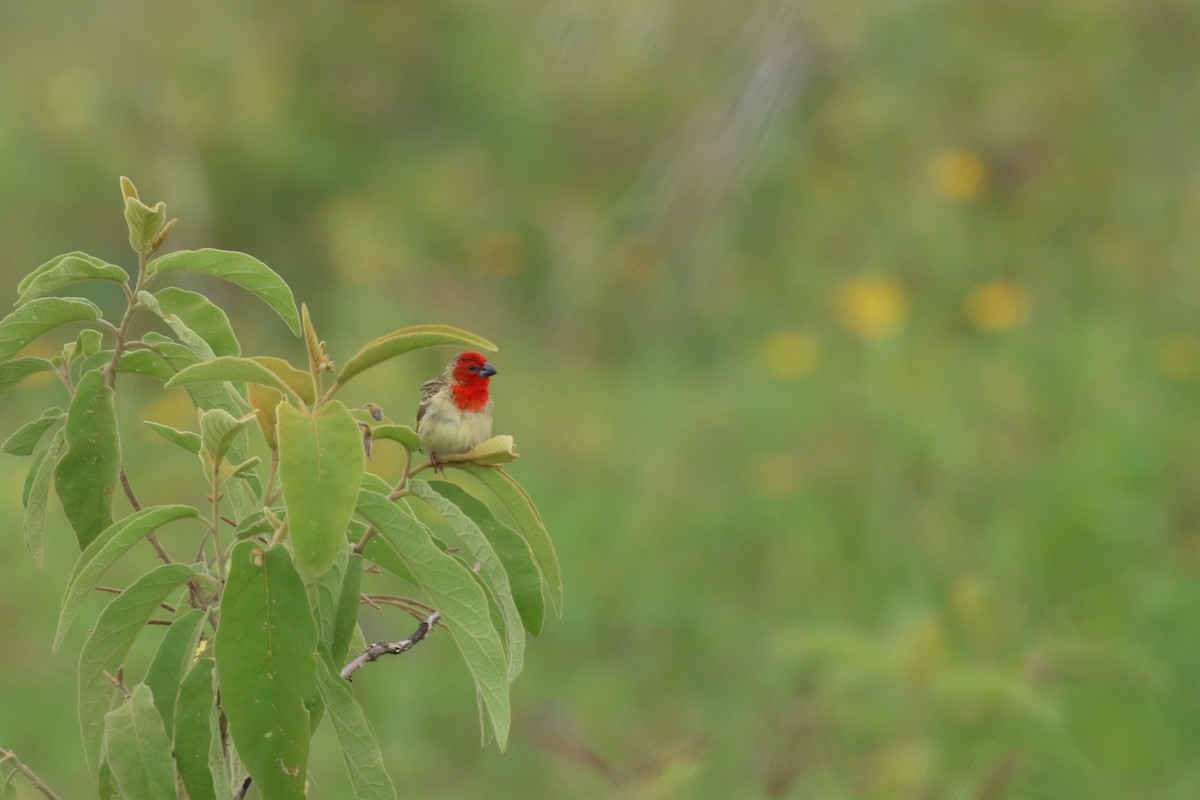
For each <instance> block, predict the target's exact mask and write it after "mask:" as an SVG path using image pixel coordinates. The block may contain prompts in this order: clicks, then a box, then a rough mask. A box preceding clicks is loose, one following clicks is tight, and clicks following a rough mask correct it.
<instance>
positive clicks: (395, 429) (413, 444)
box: [371, 425, 421, 453]
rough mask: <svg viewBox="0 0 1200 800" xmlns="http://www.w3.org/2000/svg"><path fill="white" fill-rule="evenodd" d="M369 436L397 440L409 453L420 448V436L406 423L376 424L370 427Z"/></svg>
mask: <svg viewBox="0 0 1200 800" xmlns="http://www.w3.org/2000/svg"><path fill="white" fill-rule="evenodd" d="M371 438H372V439H390V440H391V441H393V442H399V443H400V445H401V446H403V447H404V449H405V450H407V451H408V452H410V453H415V452H417V451H418V450H420V449H421V437H420V436H418V435H417V432H416V431H414V430H413V429H412V428H410V427H408V426H407V425H376V426H375V427H374V428H371Z"/></svg>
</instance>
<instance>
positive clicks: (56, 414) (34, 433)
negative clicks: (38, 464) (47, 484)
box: [0, 408, 64, 456]
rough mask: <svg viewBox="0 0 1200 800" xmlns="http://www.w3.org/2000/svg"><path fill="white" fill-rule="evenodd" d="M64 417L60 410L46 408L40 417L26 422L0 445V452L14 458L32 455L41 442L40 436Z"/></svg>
mask: <svg viewBox="0 0 1200 800" xmlns="http://www.w3.org/2000/svg"><path fill="white" fill-rule="evenodd" d="M63 416H64V414H63V410H62V409H61V408H48V409H46V410H45V411H43V412H42V415H41V416H40V417H38V418H37V419H35V420H33V421H32V422H26V423H25V424H24V425H22V426H21V427H20V428H17V430H16V432H15V433H13V435H12V436H10V437H8V438H7V439H5V440H4V444H0V452H5V453H8V454H9V455H14V456H29V455H33V451H34V448H36V447H37V445H38V442H40V441H41V440H42V436H43V435H44V434H45V433H46V431H48V430H50V427H51V426H52V425H54V423H56V422H58V421H59V420H60V419H62V418H63Z"/></svg>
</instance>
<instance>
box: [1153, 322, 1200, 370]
mask: <svg viewBox="0 0 1200 800" xmlns="http://www.w3.org/2000/svg"><path fill="white" fill-rule="evenodd" d="M1154 356H1155V358H1154V361H1155V365H1156V366H1157V367H1158V371H1159V372H1161V373H1162V374H1163V375H1166V376H1167V377H1168V378H1174V379H1175V380H1177V381H1187V380H1194V379H1195V378H1197V377H1200V340H1197V339H1196V337H1195V336H1189V335H1187V334H1184V333H1175V334H1170V335H1167V336H1161V337H1159V339H1158V341H1157V342H1155V345H1154Z"/></svg>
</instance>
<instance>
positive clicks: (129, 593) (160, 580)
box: [79, 564, 196, 775]
mask: <svg viewBox="0 0 1200 800" xmlns="http://www.w3.org/2000/svg"><path fill="white" fill-rule="evenodd" d="M195 574H196V573H195V572H194V571H193V570H192V568H191V567H189V566H187V565H186V564H163V565H162V566H160V567H157V568H156V569H154V570H151V571H150V572H147V573H146V574H145V575H143V576H142V577H140V578H138V579H137V580H136V581H134V582H133V584H132V585H130V586H129V588H127V589H126V590H125V591H123V592H122V593H121V594H119V595H117V596H116V598H114V599H113V601H112V602H110V603H109V604H108V605H107V606H105V607H104V611H102V612H100V618H99V619H97V620H96V627H95V628H94V629H93V630H92V634H91V636H89V637H88V638H87V641H86V642H84V645H83V651H82V652H81V653H80V655H79V727H80V730H81V731H82V733H83V753H84V755H85V756H86V757H87V765H88V770H89V771H90V772H91V773H92V774H93V775H95V774H96V770H97V769H99V767H100V744H101V741H102V739H103V737H104V714H105V712H107V711H108V708H109V704H110V701H111V699H112V694H113V692H114V691H115V689H113V687H112V685H111V684H109V682H108V679H107V678H105V677H104V673H105V672H107V673H108V674H109V675H116V674H117V669H118V668H119V667H120V666H121V665H122V663H123V662H124V661H125V656H126V655H127V654H128V653H129V648H131V647H132V646H133V642H134V640H135V639H136V638H137V635H138V634H139V633H140V632H141V631H142V630H143V629H145V627H146V620H148V619H149V618H150V615H151V614H153V613H154V611H155V609H157V608H158V606H159V604H160V603H162V602H163V601H164V600H166V599H167V597H169V596H170V595H171V593H172V592H174V591H175V590H176V589H178V588H179V587H180V586H182V585H183V584H184V583H185V582H187V581H188V580H189V579H191V578H192V577H193V576H194V575H195ZM155 713H156V714H157V712H155ZM159 727H160V728H161V727H162V722H161V718H160V722H159ZM113 766H114V767H115V765H113ZM114 771H115V770H114Z"/></svg>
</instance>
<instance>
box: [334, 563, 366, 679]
mask: <svg viewBox="0 0 1200 800" xmlns="http://www.w3.org/2000/svg"><path fill="white" fill-rule="evenodd" d="M362 575H363V557H362V556H360V555H359V554H358V553H351V554H350V557H349V558H348V559H347V561H346V575H345V577H343V578H342V592H341V594H340V595H339V596H338V601H337V613H336V614H335V615H334V618H333V641H332V642H331V643H330V645H329V654H330V656H331V657H332V658H333V663H334V664H335V665H337V664H342V663H344V662H345V661H346V656H347V654H348V653H349V651H350V639H351V638H352V637H353V636H354V626H355V625H356V624H357V623H358V609H359V589H360V588H361V587H362Z"/></svg>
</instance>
